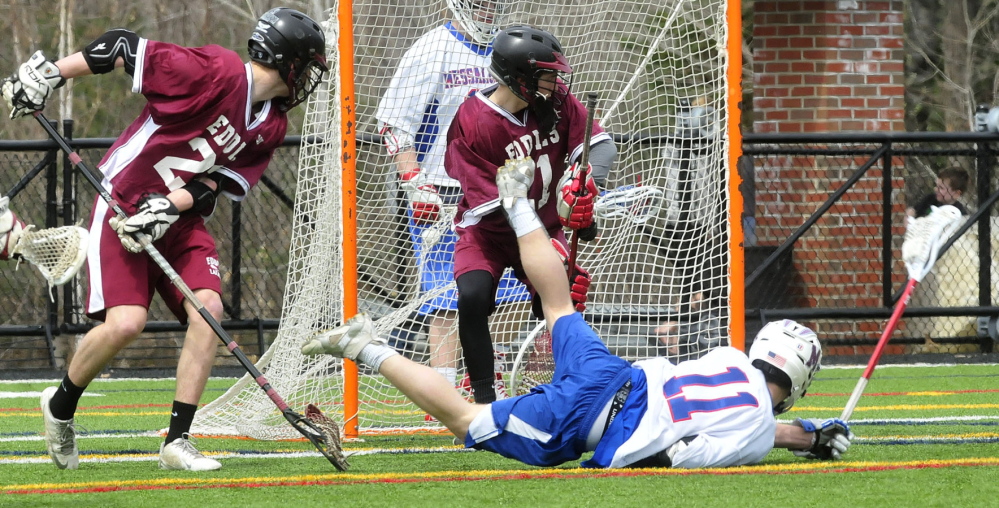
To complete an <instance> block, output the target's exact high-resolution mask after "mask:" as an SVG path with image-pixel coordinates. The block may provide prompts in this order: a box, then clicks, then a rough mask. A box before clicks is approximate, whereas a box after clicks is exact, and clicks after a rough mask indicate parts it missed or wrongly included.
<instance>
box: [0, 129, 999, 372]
mask: <svg viewBox="0 0 999 508" xmlns="http://www.w3.org/2000/svg"><path fill="white" fill-rule="evenodd" d="M66 128H67V132H68V133H70V137H71V124H67V125H66ZM112 141H113V140H112V139H81V140H75V141H74V142H73V145H74V147H75V148H76V149H77V150H78V151H79V153H80V155H81V156H82V157H83V159H84V161H85V162H86V163H87V165H88V166H89V167H91V168H92V169H96V166H97V162H98V161H99V160H100V158H101V156H102V155H103V154H104V152H105V151H106V149H107V148H108V147H109V146H110V145H111V143H112ZM987 141H993V142H994V141H995V140H994V139H993V137H992V136H990V135H980V134H971V133H966V134H928V133H922V134H920V133H913V134H901V135H899V134H896V135H884V134H881V135H878V134H857V135H821V136H811V137H810V136H801V135H799V136H795V137H788V136H779V135H749V136H747V137H746V139H745V142H744V154H745V155H744V156H743V158H742V160H741V162H740V168H739V170H740V173H741V174H742V177H743V180H744V181H743V186H742V189H741V190H742V195H743V198H744V202H745V213H744V217H743V225H744V229H745V238H746V241H745V254H746V265H745V274H746V317H747V338H751V337H752V336H753V335H754V334H755V331H756V330H758V329H759V328H760V327H761V326H762V323H764V322H766V321H769V320H773V319H779V318H792V319H796V320H799V321H802V322H803V323H805V324H807V325H809V326H812V327H814V328H815V329H816V331H817V332H818V333H819V336H820V337H821V338H822V341H823V343H824V345H825V347H826V354H827V357H830V358H831V357H836V356H841V357H843V358H849V357H852V356H856V357H857V358H862V361H866V356H865V355H869V354H870V352H871V350H872V349H873V346H874V344H875V343H876V342H877V339H878V338H879V337H880V334H881V332H882V330H883V327H884V325H885V323H886V321H887V319H888V316H889V315H890V313H891V309H892V306H893V305H894V301H895V299H896V298H897V297H898V294H899V293H900V292H901V289H902V287H903V285H904V283H905V279H906V277H907V272H906V269H905V266H904V264H903V263H902V261H901V255H900V248H901V244H902V238H903V235H904V232H905V213H906V208H907V207H909V206H912V205H913V204H914V203H915V202H916V201H918V200H919V199H920V198H921V197H922V196H924V195H925V194H927V193H929V192H932V190H933V187H934V183H935V180H936V174H937V173H938V172H939V171H940V170H941V169H943V168H946V167H961V168H964V169H965V170H966V171H967V172H968V174H969V175H970V176H971V178H970V180H971V181H970V184H969V188H968V189H967V190H966V191H965V192H964V194H963V196H962V199H961V201H962V202H963V203H964V205H965V206H966V207H967V208H968V210H969V216H968V217H967V222H966V224H965V225H964V226H963V227H962V229H961V230H959V231H960V236H959V237H958V238H956V239H955V240H954V241H953V242H952V244H951V245H950V246H949V247H947V251H946V253H945V254H944V255H943V256H942V257H941V259H940V260H939V261H938V262H937V264H936V266H935V268H934V273H933V274H932V275H930V276H929V277H927V278H926V279H924V281H923V282H922V283H920V285H919V286H918V287H917V288H916V292H915V295H914V297H913V301H912V302H910V304H909V307H908V309H907V311H906V314H905V317H904V318H903V323H902V324H901V325H900V326H899V327H898V329H897V330H896V331H895V333H894V335H893V337H892V340H891V344H890V345H889V347H888V349H887V350H886V352H885V354H886V358H891V357H892V355H896V356H898V358H902V359H903V360H904V359H906V358H915V356H913V355H918V354H929V353H947V354H951V355H962V354H966V355H978V356H980V355H981V354H983V353H991V352H992V350H993V347H994V342H995V340H996V335H997V332H996V328H997V326H996V319H997V316H999V308H997V307H996V306H995V305H994V300H995V290H996V287H997V283H999V280H997V279H999V275H997V274H999V269H997V268H999V267H996V266H995V261H993V258H994V254H993V253H994V252H995V251H996V249H997V248H999V227H997V226H999V225H997V224H996V218H995V217H993V214H991V213H988V212H989V210H990V209H991V204H992V203H993V202H994V201H995V200H996V198H997V196H996V195H995V191H994V189H996V188H997V187H999V185H997V184H996V182H995V179H996V176H995V174H994V166H995V158H996V150H999V148H997V146H996V145H993V144H992V143H989V142H987ZM299 143H300V139H299V138H298V137H289V138H288V139H287V140H286V142H285V144H284V146H283V147H282V148H280V149H279V150H278V151H277V152H276V154H275V157H274V160H273V161H272V162H271V166H270V168H269V169H268V170H267V172H266V173H265V174H264V178H263V179H262V180H261V182H260V183H259V184H258V185H257V187H256V188H255V189H254V190H253V191H252V192H251V195H250V196H248V198H247V199H246V200H244V201H243V202H241V203H234V202H231V201H229V200H225V199H222V200H220V202H219V206H218V208H217V209H216V212H215V214H214V216H213V217H212V218H211V220H210V221H209V229H210V231H211V232H212V234H213V235H214V236H215V238H216V239H217V241H218V242H217V243H218V249H219V254H220V256H221V264H222V267H221V268H222V270H221V275H222V282H223V295H222V299H223V302H224V304H225V316H224V320H223V321H222V325H223V327H224V328H225V329H226V330H227V331H228V332H229V333H230V334H231V335H232V337H233V339H234V340H236V341H237V342H238V343H239V344H240V345H241V347H242V349H243V350H244V352H246V354H247V355H248V356H249V357H250V358H251V359H254V360H255V358H256V357H257V356H258V355H260V354H262V353H263V352H264V351H265V350H266V348H267V347H268V345H269V344H270V343H271V341H272V340H273V339H274V335H275V333H276V329H277V325H278V322H279V319H280V313H281V305H282V298H283V295H284V284H285V274H286V271H287V255H288V242H289V233H288V231H289V230H290V228H289V227H288V226H289V222H290V221H291V220H292V219H291V218H292V205H293V200H294V195H295V179H296V167H297V161H298V148H297V147H298V145H299ZM0 167H2V168H3V171H0V188H2V189H4V192H7V191H8V190H9V189H12V188H14V187H15V185H16V184H17V183H18V181H19V180H21V179H22V178H27V177H30V180H29V181H27V183H26V185H25V186H24V187H23V190H21V191H20V192H19V193H18V194H17V195H16V196H15V197H14V198H13V199H12V200H11V208H12V209H13V210H14V211H15V212H16V213H17V214H18V215H19V216H20V217H22V218H23V219H24V220H25V221H26V222H27V223H29V224H35V225H37V226H38V227H54V226H59V225H64V224H75V223H78V222H81V221H87V220H88V219H89V217H88V215H89V210H90V208H91V206H92V204H93V201H94V196H95V193H94V190H93V189H92V188H90V187H89V184H88V183H87V182H86V181H85V180H84V179H83V178H81V177H80V176H79V175H78V174H77V173H76V172H75V171H74V170H73V169H72V166H71V165H70V164H69V163H68V161H67V160H66V158H65V156H64V154H62V153H61V152H60V151H58V149H57V147H56V146H55V144H54V143H52V142H50V141H47V140H42V141H0ZM26 175H27V176H26ZM981 259H988V260H990V262H988V263H980V262H979V260H981ZM15 267H16V269H15ZM33 270H34V268H32V267H31V266H29V265H26V264H21V265H20V266H17V265H16V264H15V262H13V261H10V262H7V263H6V264H5V265H4V266H2V267H0V306H2V307H0V308H3V309H6V313H4V314H2V315H0V370H2V371H7V372H11V371H27V372H30V371H33V370H50V369H55V370H61V369H65V366H66V364H67V362H68V360H69V359H70V358H71V357H72V355H73V353H74V352H75V349H76V345H77V343H78V341H79V339H81V338H82V337H83V334H84V333H86V331H87V330H89V329H90V328H92V327H93V326H94V325H95V324H96V322H93V321H90V320H88V319H87V318H86V317H85V316H84V315H83V310H82V300H83V291H84V290H85V284H86V281H85V277H83V276H82V274H81V276H78V277H77V279H76V280H75V281H74V282H71V283H69V284H66V285H64V286H61V287H59V288H56V289H55V290H54V291H52V292H51V293H50V292H49V290H48V288H47V287H46V284H45V282H44V280H43V279H42V277H41V276H40V275H38V274H37V273H33ZM363 275H365V274H362V276H363ZM367 275H369V276H370V274H367ZM184 330H185V328H184V327H182V326H181V325H180V324H179V323H177V322H176V321H175V319H174V317H173V315H172V314H171V313H170V312H169V310H167V309H166V307H165V306H164V305H163V304H162V302H161V301H160V300H159V299H158V298H156V299H154V302H153V306H152V308H151V310H150V317H149V323H148V325H147V329H146V332H145V333H143V334H142V336H140V338H139V339H137V340H136V341H135V343H133V344H132V345H131V346H129V347H128V348H127V349H126V350H124V351H123V352H122V353H121V354H120V355H118V357H117V358H115V360H114V361H113V362H112V363H111V365H110V366H109V367H108V368H109V369H111V370H115V369H146V368H162V369H172V368H174V366H175V365H176V359H177V357H178V355H179V353H180V346H181V344H182V342H183V338H184ZM219 344H220V348H219V350H218V352H217V355H216V365H217V366H237V365H238V364H237V363H236V361H235V359H234V358H232V357H231V355H230V354H229V352H228V351H226V350H225V349H224V348H223V347H221V342H220V343H219Z"/></svg>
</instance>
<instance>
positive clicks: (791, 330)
mask: <svg viewBox="0 0 999 508" xmlns="http://www.w3.org/2000/svg"><path fill="white" fill-rule="evenodd" d="M748 356H749V360H750V361H751V362H752V363H753V366H755V367H757V368H758V369H760V370H761V371H763V372H764V373H765V374H768V373H769V372H768V371H773V370H777V371H780V372H781V373H783V374H784V375H785V376H786V377H787V378H788V379H789V380H790V384H791V386H790V393H789V394H788V396H787V398H785V399H784V400H782V401H780V402H779V403H777V404H776V405H775V406H774V413H776V414H781V413H784V412H786V411H787V410H789V409H791V406H793V405H794V403H795V402H797V400H798V399H800V398H801V397H803V396H804V395H805V392H806V391H807V390H808V387H809V385H811V384H812V380H813V379H814V378H815V373H817V372H818V371H819V368H820V364H821V363H822V345H821V344H819V339H818V337H816V335H815V332H813V331H812V330H810V329H808V328H806V327H804V326H802V325H800V324H798V323H796V322H794V321H792V320H790V319H785V320H782V321H773V322H770V323H767V325H766V326H764V327H763V329H761V330H760V332H759V333H757V334H756V339H754V340H753V345H752V346H751V347H750V348H749V355H748ZM781 377H783V376H781ZM769 379H770V378H769V377H768V380H769Z"/></svg>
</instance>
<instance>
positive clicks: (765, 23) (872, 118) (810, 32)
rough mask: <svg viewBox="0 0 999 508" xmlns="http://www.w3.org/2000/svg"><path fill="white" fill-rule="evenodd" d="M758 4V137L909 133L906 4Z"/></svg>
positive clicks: (784, 0) (893, 0) (792, 0)
mask: <svg viewBox="0 0 999 508" xmlns="http://www.w3.org/2000/svg"><path fill="white" fill-rule="evenodd" d="M753 7H754V9H755V17H754V27H753V74H754V76H753V96H754V98H753V115H754V118H753V127H754V131H755V132H759V133H766V132H786V133H793V132H843V131H866V132H872V131H904V130H905V126H904V125H903V113H904V107H905V105H904V101H903V93H904V79H905V77H904V72H903V58H904V55H903V50H902V45H903V29H902V10H903V2H902V1H901V0H881V1H865V0H856V1H840V2H809V1H798V0H776V1H775V0H769V1H760V0H757V1H756V2H754V4H753Z"/></svg>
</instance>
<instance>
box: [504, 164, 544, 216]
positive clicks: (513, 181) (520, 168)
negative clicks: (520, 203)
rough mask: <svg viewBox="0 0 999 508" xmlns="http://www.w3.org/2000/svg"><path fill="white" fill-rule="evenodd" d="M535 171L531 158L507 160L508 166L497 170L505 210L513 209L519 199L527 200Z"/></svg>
mask: <svg viewBox="0 0 999 508" xmlns="http://www.w3.org/2000/svg"><path fill="white" fill-rule="evenodd" d="M535 169H536V166H535V163H534V159H532V158H530V157H521V158H519V159H507V161H506V164H503V165H502V166H500V167H498V168H496V188H497V191H498V193H499V198H500V203H501V204H502V205H503V208H512V207H513V204H514V203H516V202H517V199H519V198H524V199H527V193H528V191H530V190H531V185H533V184H534V171H535Z"/></svg>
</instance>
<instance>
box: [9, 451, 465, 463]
mask: <svg viewBox="0 0 999 508" xmlns="http://www.w3.org/2000/svg"><path fill="white" fill-rule="evenodd" d="M475 451H478V450H473V449H471V448H459V447H457V446H445V447H436V448H368V449H363V450H354V451H350V450H345V451H344V455H345V456H346V457H347V458H350V457H354V456H361V455H377V454H408V453H456V452H475ZM201 453H203V454H204V455H205V456H208V457H212V458H215V459H261V458H263V459H297V458H301V457H317V458H324V459H325V457H323V456H322V454H320V453H319V452H255V453H238V452H224V451H223V452H211V451H202V452H201ZM157 460H159V453H157V452H150V453H130V454H121V455H86V454H83V455H80V462H84V463H112V462H153V461H157ZM50 462H52V460H51V459H50V458H48V456H45V455H38V456H34V457H12V458H0V466H2V465H4V464H48V463H50Z"/></svg>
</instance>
